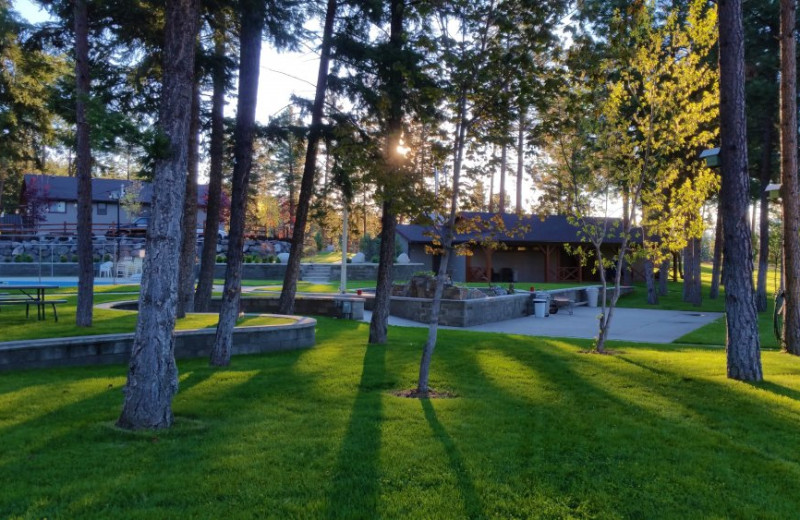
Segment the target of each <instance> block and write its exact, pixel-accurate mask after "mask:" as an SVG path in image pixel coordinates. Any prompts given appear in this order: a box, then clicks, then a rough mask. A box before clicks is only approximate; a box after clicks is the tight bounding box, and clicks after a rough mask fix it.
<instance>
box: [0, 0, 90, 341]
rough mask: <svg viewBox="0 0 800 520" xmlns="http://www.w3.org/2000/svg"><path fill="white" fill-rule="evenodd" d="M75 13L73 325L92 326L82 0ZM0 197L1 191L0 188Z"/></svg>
mask: <svg viewBox="0 0 800 520" xmlns="http://www.w3.org/2000/svg"><path fill="white" fill-rule="evenodd" d="M74 13H75V121H76V129H75V145H76V146H75V148H76V154H75V155H76V156H77V168H76V170H77V171H76V173H77V177H78V307H77V310H76V312H75V324H76V325H77V326H78V327H91V326H92V308H93V306H94V251H93V250H92V150H91V145H90V142H89V123H88V121H86V102H87V101H88V99H89V89H90V87H91V85H90V81H89V14H88V8H87V6H86V0H76V1H75V4H74ZM0 188H1V187H0ZM0 198H2V191H0Z"/></svg>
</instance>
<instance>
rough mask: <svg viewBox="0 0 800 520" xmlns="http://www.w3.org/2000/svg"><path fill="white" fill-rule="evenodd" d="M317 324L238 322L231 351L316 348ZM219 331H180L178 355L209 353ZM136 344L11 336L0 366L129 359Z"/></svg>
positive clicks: (114, 337)
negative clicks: (252, 324) (240, 324)
mask: <svg viewBox="0 0 800 520" xmlns="http://www.w3.org/2000/svg"><path fill="white" fill-rule="evenodd" d="M316 324H317V322H316V320H313V319H311V318H300V317H298V319H297V321H296V322H295V323H293V324H291V325H276V326H263V327H237V328H236V329H235V330H234V333H233V350H232V353H233V354H234V355H239V354H260V353H264V352H277V351H282V350H294V349H301V348H309V347H313V346H314V344H315V341H316V329H315V327H316ZM215 335H216V329H215V328H212V329H200V330H183V331H176V332H175V357H176V358H178V359H188V358H197V357H208V355H209V354H210V353H211V347H212V346H213V345H214V338H215ZM132 346H133V333H129V334H105V335H101V336H79V337H74V338H54V339H46V340H32V341H11V342H6V343H0V370H18V369H25V368H49V367H57V366H76V365H108V364H115V363H126V362H127V361H128V360H129V358H130V354H131V347H132Z"/></svg>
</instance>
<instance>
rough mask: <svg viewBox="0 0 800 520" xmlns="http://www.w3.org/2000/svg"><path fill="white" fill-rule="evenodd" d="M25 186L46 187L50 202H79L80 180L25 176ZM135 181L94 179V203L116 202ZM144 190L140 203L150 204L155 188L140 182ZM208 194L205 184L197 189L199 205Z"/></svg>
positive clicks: (37, 175)
mask: <svg viewBox="0 0 800 520" xmlns="http://www.w3.org/2000/svg"><path fill="white" fill-rule="evenodd" d="M23 182H24V185H25V186H28V185H30V184H31V183H35V184H36V185H37V186H42V187H44V190H45V193H46V197H47V198H48V199H49V200H63V201H66V202H73V201H77V200H78V178H77V177H62V176H57V175H42V174H32V173H27V174H25V178H24V181H23ZM134 182H135V181H127V180H124V179H104V178H95V179H92V202H112V203H115V202H116V200H117V199H116V194H117V193H118V192H119V191H120V187H124V189H128V187H129V186H131V185H132V184H133V183H134ZM138 182H139V183H140V184H141V186H142V189H141V191H140V192H139V202H141V203H142V204H150V202H151V201H152V198H153V187H152V185H151V184H150V183H149V182H146V181H138ZM207 193H208V185H206V184H203V185H200V186H198V187H197V205H198V206H200V207H205V205H206V200H207Z"/></svg>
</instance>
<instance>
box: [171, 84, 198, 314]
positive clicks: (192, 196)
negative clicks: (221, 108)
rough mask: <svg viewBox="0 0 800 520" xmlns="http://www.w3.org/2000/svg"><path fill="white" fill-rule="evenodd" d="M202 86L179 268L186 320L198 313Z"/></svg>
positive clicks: (190, 155) (193, 127)
mask: <svg viewBox="0 0 800 520" xmlns="http://www.w3.org/2000/svg"><path fill="white" fill-rule="evenodd" d="M199 87H200V86H199V85H198V82H197V81H195V83H194V87H193V89H192V123H191V125H190V127H189V139H188V147H189V149H188V152H187V153H188V158H187V163H188V164H187V168H186V194H185V195H184V199H183V240H182V241H181V256H180V262H179V267H178V308H177V311H176V316H177V317H178V318H183V317H185V316H186V313H187V312H193V311H194V267H195V264H196V258H197V166H198V163H199V157H198V149H197V145H198V142H199V138H200V88H199Z"/></svg>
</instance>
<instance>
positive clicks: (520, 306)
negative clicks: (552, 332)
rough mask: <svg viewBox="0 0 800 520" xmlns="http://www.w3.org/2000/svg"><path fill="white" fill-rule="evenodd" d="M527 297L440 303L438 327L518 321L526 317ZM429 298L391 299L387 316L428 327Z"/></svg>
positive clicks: (402, 297)
mask: <svg viewBox="0 0 800 520" xmlns="http://www.w3.org/2000/svg"><path fill="white" fill-rule="evenodd" d="M529 299H530V295H529V294H509V295H506V296H493V297H491V298H478V299H474V300H442V307H441V310H440V311H439V324H440V325H446V326H449V327H472V326H474V325H482V324H484V323H492V322H495V321H503V320H510V319H513V318H521V317H522V316H526V315H527V309H528V300H529ZM432 304H433V300H431V299H428V298H407V297H404V296H392V299H391V304H390V308H389V313H390V314H391V315H392V316H397V317H398V318H405V319H407V320H413V321H418V322H420V323H430V316H431V305H432Z"/></svg>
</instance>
